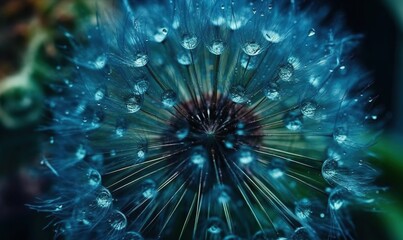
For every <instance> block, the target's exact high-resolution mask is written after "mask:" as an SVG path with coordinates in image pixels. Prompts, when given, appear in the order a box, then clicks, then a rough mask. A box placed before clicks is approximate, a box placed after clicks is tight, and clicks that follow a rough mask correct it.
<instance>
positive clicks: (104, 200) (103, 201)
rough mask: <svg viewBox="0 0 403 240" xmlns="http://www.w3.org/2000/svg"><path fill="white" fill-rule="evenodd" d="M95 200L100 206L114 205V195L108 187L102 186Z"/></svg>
mask: <svg viewBox="0 0 403 240" xmlns="http://www.w3.org/2000/svg"><path fill="white" fill-rule="evenodd" d="M95 201H96V203H97V206H98V207H100V208H109V207H110V206H111V205H112V195H111V193H110V192H109V191H108V190H107V189H106V188H102V189H101V191H100V192H99V193H98V194H97V197H96V198H95Z"/></svg>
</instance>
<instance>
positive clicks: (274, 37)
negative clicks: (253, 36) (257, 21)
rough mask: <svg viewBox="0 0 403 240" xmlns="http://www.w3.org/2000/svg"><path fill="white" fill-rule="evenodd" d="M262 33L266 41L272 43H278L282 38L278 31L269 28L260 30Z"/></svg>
mask: <svg viewBox="0 0 403 240" xmlns="http://www.w3.org/2000/svg"><path fill="white" fill-rule="evenodd" d="M262 34H263V36H264V38H265V39H266V40H267V41H269V42H272V43H279V42H281V41H283V39H284V38H283V37H282V36H281V35H280V34H279V33H277V32H274V31H271V30H262Z"/></svg>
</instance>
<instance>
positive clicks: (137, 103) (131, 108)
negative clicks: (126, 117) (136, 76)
mask: <svg viewBox="0 0 403 240" xmlns="http://www.w3.org/2000/svg"><path fill="white" fill-rule="evenodd" d="M142 103H143V98H142V97H141V96H139V95H135V96H132V97H129V98H128V99H127V100H126V108H127V112H128V113H135V112H138V111H139V110H140V109H141V105H142Z"/></svg>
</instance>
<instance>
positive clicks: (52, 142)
mask: <svg viewBox="0 0 403 240" xmlns="http://www.w3.org/2000/svg"><path fill="white" fill-rule="evenodd" d="M49 143H50V144H54V143H55V138H54V137H53V136H51V137H50V138H49Z"/></svg>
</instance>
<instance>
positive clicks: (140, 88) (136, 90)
mask: <svg viewBox="0 0 403 240" xmlns="http://www.w3.org/2000/svg"><path fill="white" fill-rule="evenodd" d="M148 87H149V82H148V81H147V80H146V79H138V80H136V81H135V82H134V85H133V94H135V95H143V94H144V93H145V92H146V91H147V90H148Z"/></svg>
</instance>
